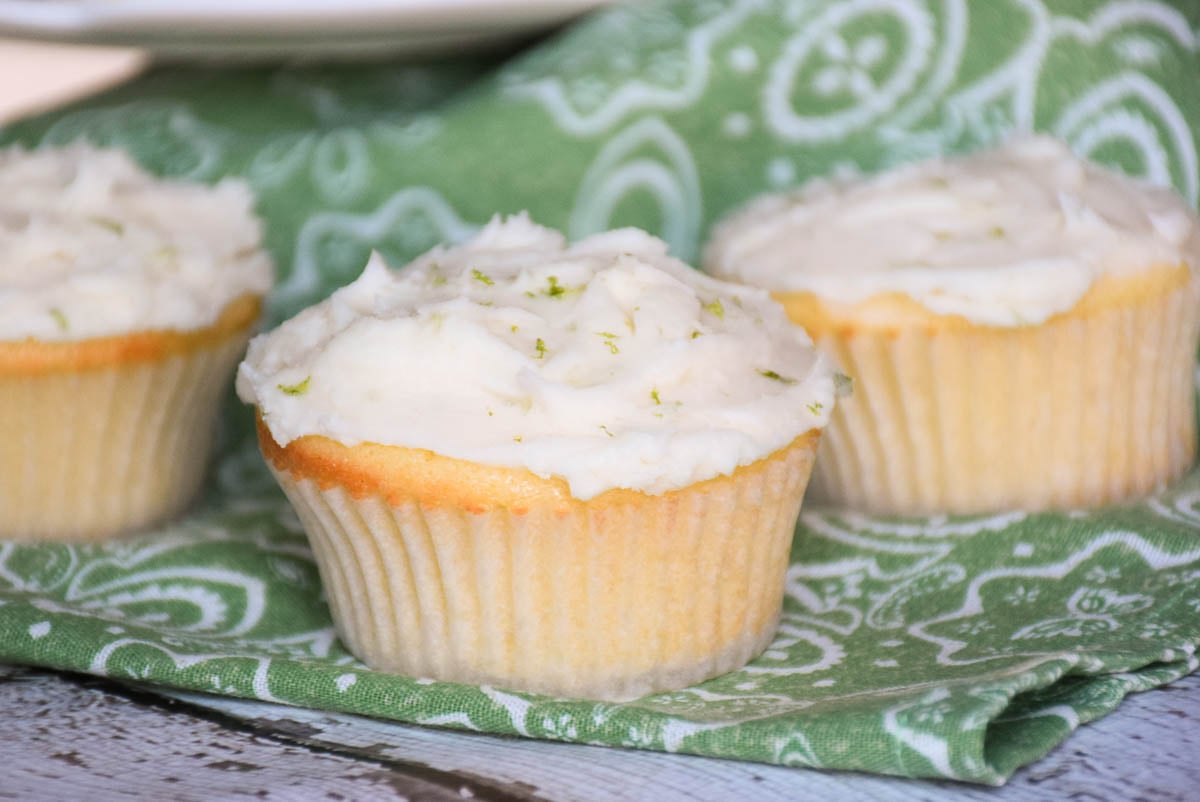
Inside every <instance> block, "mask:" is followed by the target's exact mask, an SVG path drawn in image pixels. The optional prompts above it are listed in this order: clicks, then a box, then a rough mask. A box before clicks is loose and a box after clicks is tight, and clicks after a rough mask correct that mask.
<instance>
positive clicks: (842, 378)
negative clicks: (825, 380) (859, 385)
mask: <svg viewBox="0 0 1200 802" xmlns="http://www.w3.org/2000/svg"><path fill="white" fill-rule="evenodd" d="M833 394H834V395H835V396H836V397H838V398H845V397H846V396H850V395H854V379H852V378H850V377H849V376H847V375H846V374H845V373H834V374H833Z"/></svg>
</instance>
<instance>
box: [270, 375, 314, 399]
mask: <svg viewBox="0 0 1200 802" xmlns="http://www.w3.org/2000/svg"><path fill="white" fill-rule="evenodd" d="M311 381H312V376H306V377H305V379H304V381H302V382H300V383H299V384H280V385H277V386H278V387H279V391H280V392H281V393H283V394H284V395H304V394H305V393H307V392H308V385H309V382H311Z"/></svg>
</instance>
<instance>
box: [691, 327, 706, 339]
mask: <svg viewBox="0 0 1200 802" xmlns="http://www.w3.org/2000/svg"><path fill="white" fill-rule="evenodd" d="M703 334H704V332H702V331H700V329H696V330H695V331H693V332H692V339H693V340H694V339H696V338H697V337H700V336H702V335H703Z"/></svg>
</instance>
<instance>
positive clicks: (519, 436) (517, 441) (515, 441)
mask: <svg viewBox="0 0 1200 802" xmlns="http://www.w3.org/2000/svg"><path fill="white" fill-rule="evenodd" d="M513 442H514V443H520V442H522V441H521V435H517V436H516V437H514V438H513Z"/></svg>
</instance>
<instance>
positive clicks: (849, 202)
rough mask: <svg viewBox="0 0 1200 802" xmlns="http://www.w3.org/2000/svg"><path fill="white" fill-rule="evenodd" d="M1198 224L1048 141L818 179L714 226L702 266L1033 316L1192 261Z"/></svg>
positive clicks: (940, 309) (1007, 319)
mask: <svg viewBox="0 0 1200 802" xmlns="http://www.w3.org/2000/svg"><path fill="white" fill-rule="evenodd" d="M1196 243H1197V226H1196V217H1195V215H1194V213H1193V212H1192V210H1191V209H1190V208H1189V207H1188V206H1187V205H1186V204H1185V203H1184V202H1183V200H1182V199H1180V198H1179V197H1178V196H1176V195H1175V194H1174V193H1172V192H1170V191H1168V190H1165V189H1160V188H1155V187H1150V186H1148V185H1146V184H1143V183H1140V182H1137V181H1135V180H1133V179H1131V178H1128V177H1126V176H1123V175H1120V174H1117V173H1114V172H1111V171H1108V170H1104V169H1101V168H1099V167H1097V166H1095V165H1092V164H1089V163H1087V162H1084V161H1082V160H1080V159H1078V158H1076V157H1075V156H1073V155H1072V154H1071V152H1070V150H1069V149H1068V148H1067V147H1066V146H1065V145H1063V144H1062V143H1060V142H1058V141H1056V140H1053V139H1050V138H1047V137H1034V136H1031V137H1025V138H1020V139H1017V140H1014V141H1012V142H1010V143H1009V144H1007V145H1005V146H1003V147H1000V148H997V149H995V150H991V151H986V152H982V153H978V154H974V155H972V156H968V157H964V158H955V159H945V160H935V161H929V162H924V163H920V164H914V165H909V166H906V167H902V168H899V169H896V170H893V171H891V172H887V173H883V174H881V175H878V176H874V177H871V178H865V179H857V180H849V181H836V182H831V181H815V182H812V183H810V184H808V185H807V186H805V187H803V188H802V189H800V190H799V191H797V192H795V193H791V194H785V195H772V196H767V197H764V198H761V199H759V200H757V201H755V202H752V203H751V204H750V205H749V206H747V207H745V208H744V209H742V210H741V211H739V212H738V213H736V214H734V215H733V216H731V217H730V218H729V219H727V220H726V221H725V222H723V223H722V224H721V225H719V226H718V227H717V229H716V231H715V232H714V235H713V238H712V240H711V242H710V243H709V246H708V248H707V251H706V253H705V260H704V261H705V268H706V269H707V270H709V271H710V272H712V273H714V274H716V275H719V276H722V277H725V278H730V279H735V280H738V281H744V282H746V283H748V284H752V285H755V286H759V287H765V288H767V289H771V290H785V291H788V290H791V291H795V290H807V291H811V292H814V293H816V294H817V295H818V296H820V297H823V298H826V299H830V300H835V301H843V302H848V303H854V302H858V301H862V300H865V299H867V298H869V297H871V296H874V295H878V294H880V293H886V292H900V293H904V294H906V295H908V296H910V297H911V298H913V299H914V300H916V301H917V302H919V303H920V304H922V305H923V306H925V307H926V308H927V309H929V310H930V311H932V312H935V313H938V314H952V315H962V316H963V317H966V318H967V319H969V320H971V321H974V322H976V323H980V324H985V325H993V326H1017V325H1023V324H1033V323H1040V322H1041V321H1044V320H1046V319H1047V318H1049V317H1051V316H1053V315H1055V314H1058V313H1060V312H1065V311H1067V310H1069V309H1070V308H1071V307H1073V306H1074V305H1075V304H1076V303H1077V302H1078V301H1079V299H1080V298H1081V297H1082V296H1083V294H1084V293H1085V292H1087V290H1088V288H1089V287H1090V286H1091V285H1092V283H1093V282H1094V281H1096V279H1097V278H1098V277H1099V276H1101V275H1103V274H1105V273H1108V272H1117V271H1129V270H1138V269H1145V268H1148V267H1152V266H1174V265H1179V264H1183V263H1187V264H1189V265H1191V266H1192V267H1193V268H1194V267H1195V265H1196V256H1197V245H1196Z"/></svg>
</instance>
